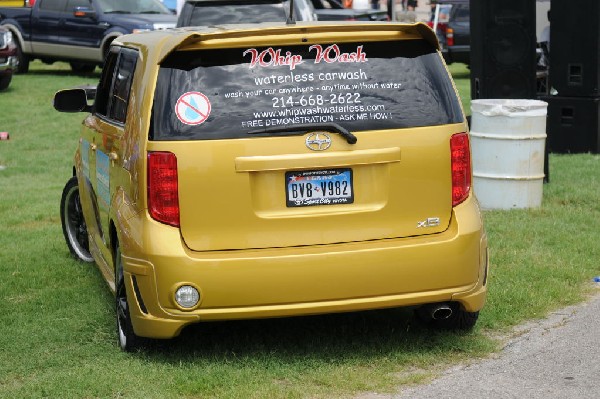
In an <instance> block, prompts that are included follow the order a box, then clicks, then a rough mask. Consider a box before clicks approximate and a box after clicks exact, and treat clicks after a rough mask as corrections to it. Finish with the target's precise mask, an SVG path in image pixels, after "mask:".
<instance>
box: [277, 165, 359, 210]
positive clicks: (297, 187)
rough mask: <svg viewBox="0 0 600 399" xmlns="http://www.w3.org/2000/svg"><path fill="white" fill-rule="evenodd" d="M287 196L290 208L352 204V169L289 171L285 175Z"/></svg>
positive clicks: (287, 203) (287, 204)
mask: <svg viewBox="0 0 600 399" xmlns="http://www.w3.org/2000/svg"><path fill="white" fill-rule="evenodd" d="M285 196H286V206H287V207H288V208H298V207H306V206H319V205H321V206H328V205H343V204H352V203H354V181H353V173H352V169H350V168H333V169H319V170H294V171H288V172H286V173H285Z"/></svg>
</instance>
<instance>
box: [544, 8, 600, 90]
mask: <svg viewBox="0 0 600 399" xmlns="http://www.w3.org/2000/svg"><path fill="white" fill-rule="evenodd" d="M549 50H550V86H552V87H553V88H554V89H556V90H557V91H558V95H559V96H561V97H565V96H567V97H570V96H572V97H596V96H600V87H599V86H600V63H599V58H600V1H598V0H577V1H566V0H552V2H551V3H550V49H549Z"/></svg>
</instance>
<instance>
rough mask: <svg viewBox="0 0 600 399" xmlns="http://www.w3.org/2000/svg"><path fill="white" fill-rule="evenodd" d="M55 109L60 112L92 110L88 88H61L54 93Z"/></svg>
mask: <svg viewBox="0 0 600 399" xmlns="http://www.w3.org/2000/svg"><path fill="white" fill-rule="evenodd" d="M54 109H56V110H57V111H60V112H90V111H91V110H92V106H91V105H88V95H87V92H86V89H67V90H60V91H58V92H57V93H56V94H55V95H54Z"/></svg>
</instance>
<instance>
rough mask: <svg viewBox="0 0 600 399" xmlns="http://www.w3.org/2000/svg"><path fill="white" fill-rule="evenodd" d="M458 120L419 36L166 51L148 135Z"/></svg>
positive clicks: (434, 59) (444, 78)
mask: <svg viewBox="0 0 600 399" xmlns="http://www.w3.org/2000/svg"><path fill="white" fill-rule="evenodd" d="M461 121H462V112H461V108H460V105H459V102H458V99H457V96H456V93H455V91H454V87H453V85H452V82H451V80H450V77H449V76H448V73H447V71H446V69H445V67H444V65H443V63H442V61H441V59H440V56H439V55H438V53H437V52H436V51H435V50H434V49H433V48H432V46H431V45H430V44H428V43H427V42H425V41H424V40H403V41H395V42H364V43H363V42H358V43H339V44H337V43H323V44H310V45H309V44H306V45H300V46H283V47H277V46H273V47H256V48H253V47H251V48H241V49H219V50H198V51H181V52H175V53H173V54H171V55H170V56H169V57H167V58H166V59H165V60H164V62H163V63H162V65H161V66H160V70H159V75H158V81H157V86H156V92H155V96H154V105H153V129H152V131H151V133H150V138H151V139H154V140H190V139H193V140H210V139H228V138H242V137H243V138H247V137H255V136H252V135H249V134H248V133H249V132H252V131H256V130H260V129H265V128H271V127H277V126H280V127H283V126H286V127H289V126H291V125H295V124H323V123H337V124H339V125H341V126H342V127H344V128H346V129H348V130H350V131H364V130H379V129H402V128H409V127H419V126H432V125H443V124H449V123H458V122H461Z"/></svg>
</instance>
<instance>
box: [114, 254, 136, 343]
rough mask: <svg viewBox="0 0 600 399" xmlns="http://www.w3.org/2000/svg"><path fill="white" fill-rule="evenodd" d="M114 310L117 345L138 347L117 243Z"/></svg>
mask: <svg viewBox="0 0 600 399" xmlns="http://www.w3.org/2000/svg"><path fill="white" fill-rule="evenodd" d="M114 257H115V258H114V262H115V312H116V316H117V338H118V340H119V347H120V348H121V350H122V351H124V352H133V351H134V350H136V349H137V348H139V347H140V345H141V343H142V339H141V338H140V337H138V336H137V335H135V332H134V331H133V325H132V324H131V316H130V314H129V304H128V303H127V288H126V286H125V276H124V274H123V261H122V259H121V248H120V247H119V244H118V243H117V245H116V246H115V252H114Z"/></svg>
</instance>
